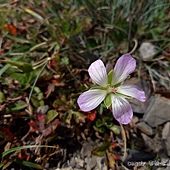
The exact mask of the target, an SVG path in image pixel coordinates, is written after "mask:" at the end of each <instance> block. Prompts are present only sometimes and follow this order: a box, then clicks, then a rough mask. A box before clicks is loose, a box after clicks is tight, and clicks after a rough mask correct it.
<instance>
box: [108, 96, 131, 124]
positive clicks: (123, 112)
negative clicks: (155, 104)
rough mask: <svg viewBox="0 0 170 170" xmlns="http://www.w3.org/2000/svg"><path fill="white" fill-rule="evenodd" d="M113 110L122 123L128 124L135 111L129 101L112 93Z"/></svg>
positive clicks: (115, 116)
mask: <svg viewBox="0 0 170 170" xmlns="http://www.w3.org/2000/svg"><path fill="white" fill-rule="evenodd" d="M111 97H112V112H113V116H114V118H115V119H116V120H117V121H118V122H120V123H121V124H128V123H130V122H131V120H132V117H133V111H132V108H131V106H130V104H129V102H128V101H127V100H126V99H124V98H122V97H119V96H116V95H112V96H111Z"/></svg>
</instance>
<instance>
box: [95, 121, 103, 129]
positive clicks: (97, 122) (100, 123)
mask: <svg viewBox="0 0 170 170" xmlns="http://www.w3.org/2000/svg"><path fill="white" fill-rule="evenodd" d="M101 126H103V121H102V120H100V119H98V120H97V121H96V127H101Z"/></svg>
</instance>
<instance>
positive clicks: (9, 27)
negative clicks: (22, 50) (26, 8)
mask: <svg viewBox="0 0 170 170" xmlns="http://www.w3.org/2000/svg"><path fill="white" fill-rule="evenodd" d="M4 29H5V30H6V31H8V32H10V33H11V34H12V35H15V36H16V35H17V29H16V27H15V26H14V25H13V24H7V25H5V26H4Z"/></svg>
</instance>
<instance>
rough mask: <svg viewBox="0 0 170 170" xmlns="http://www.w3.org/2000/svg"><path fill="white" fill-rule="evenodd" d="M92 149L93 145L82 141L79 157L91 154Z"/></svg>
mask: <svg viewBox="0 0 170 170" xmlns="http://www.w3.org/2000/svg"><path fill="white" fill-rule="evenodd" d="M92 149H93V147H92V145H91V144H90V143H89V142H84V143H83V146H82V149H81V151H80V155H81V158H84V157H86V156H88V155H91V151H92Z"/></svg>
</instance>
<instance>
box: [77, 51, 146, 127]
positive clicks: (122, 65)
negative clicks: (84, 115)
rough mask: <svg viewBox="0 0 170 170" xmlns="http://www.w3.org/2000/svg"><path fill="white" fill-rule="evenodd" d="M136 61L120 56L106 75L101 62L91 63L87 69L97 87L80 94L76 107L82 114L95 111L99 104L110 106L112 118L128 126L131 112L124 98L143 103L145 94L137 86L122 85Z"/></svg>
mask: <svg viewBox="0 0 170 170" xmlns="http://www.w3.org/2000/svg"><path fill="white" fill-rule="evenodd" d="M135 68H136V60H135V59H134V58H133V57H132V56H131V55H130V54H124V55H123V56H121V57H120V58H119V59H118V61H117V63H116V65H115V67H114V70H111V71H110V72H109V73H108V75H107V72H106V68H105V66H104V64H103V62H102V61H101V60H97V61H95V62H93V63H92V64H91V65H90V67H89V69H88V72H89V75H90V77H91V79H92V80H93V81H94V82H95V83H96V84H97V85H98V86H95V87H93V88H91V89H90V90H88V91H86V92H84V93H82V94H81V95H80V96H79V98H78V101H77V102H78V105H79V107H80V109H81V110H82V111H84V112H88V111H91V110H93V109H95V108H96V107H97V106H98V105H99V104H100V103H101V102H103V101H104V104H105V105H106V107H107V108H109V107H110V106H111V105H112V112H113V116H114V118H115V119H116V120H117V121H118V122H120V123H122V124H128V123H130V121H131V120H132V117H133V111H132V108H131V106H130V104H129V102H128V101H127V100H126V98H127V99H128V98H136V99H138V100H140V101H141V102H145V100H146V97H145V92H144V91H143V90H141V89H140V88H139V87H138V86H136V85H132V84H123V82H124V80H125V79H126V78H127V77H128V76H129V74H131V73H132V72H134V70H135Z"/></svg>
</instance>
